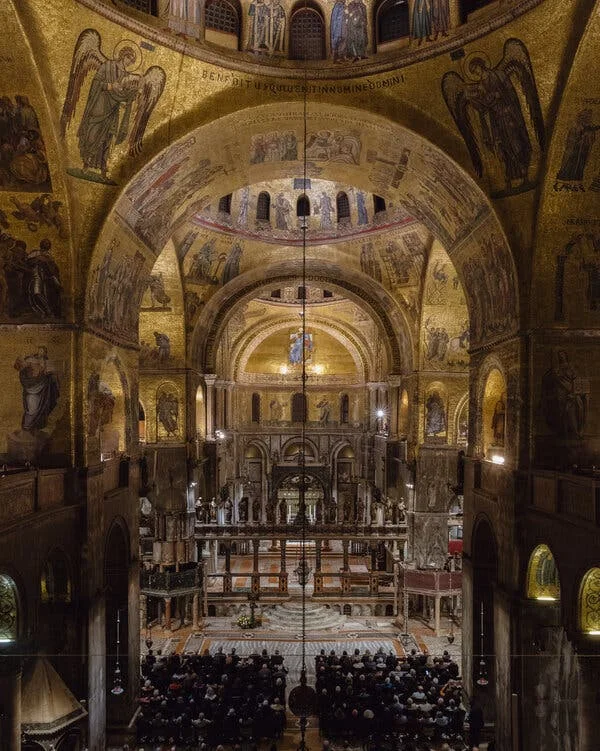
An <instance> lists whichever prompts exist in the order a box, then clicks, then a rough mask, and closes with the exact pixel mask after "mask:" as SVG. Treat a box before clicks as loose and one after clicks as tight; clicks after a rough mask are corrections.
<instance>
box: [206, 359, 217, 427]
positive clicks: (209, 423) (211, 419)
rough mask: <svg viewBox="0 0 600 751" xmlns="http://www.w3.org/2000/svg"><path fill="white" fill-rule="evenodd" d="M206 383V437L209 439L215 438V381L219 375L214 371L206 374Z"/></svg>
mask: <svg viewBox="0 0 600 751" xmlns="http://www.w3.org/2000/svg"><path fill="white" fill-rule="evenodd" d="M203 378H204V383H205V384H206V438H207V439H208V440H209V441H214V440H215V381H216V380H217V376H216V375H215V374H213V373H206V374H205V375H204V376H203Z"/></svg>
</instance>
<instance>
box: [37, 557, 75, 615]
mask: <svg viewBox="0 0 600 751" xmlns="http://www.w3.org/2000/svg"><path fill="white" fill-rule="evenodd" d="M71 589H72V587H71V575H70V573H69V562H68V561H67V557H66V555H65V554H64V553H63V552H62V550H53V551H52V552H51V553H50V555H49V556H48V558H47V559H46V563H45V564H44V568H43V569H42V578H41V581H40V590H41V591H40V595H41V599H42V602H45V603H58V602H63V603H69V602H71V597H72V592H71Z"/></svg>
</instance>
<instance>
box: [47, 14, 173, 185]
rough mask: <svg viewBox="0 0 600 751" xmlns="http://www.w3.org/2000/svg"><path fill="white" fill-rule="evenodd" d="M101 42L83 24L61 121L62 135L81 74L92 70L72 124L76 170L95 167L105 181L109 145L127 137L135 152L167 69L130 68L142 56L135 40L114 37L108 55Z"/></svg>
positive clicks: (91, 175) (83, 77)
mask: <svg viewBox="0 0 600 751" xmlns="http://www.w3.org/2000/svg"><path fill="white" fill-rule="evenodd" d="M101 44H102V39H101V37H100V34H99V33H98V32H97V31H96V30H95V29H85V30H84V31H82V32H81V34H80V35H79V39H78V40H77V44H76V45H75V51H74V53H73V61H72V63H71V73H70V75H69V87H68V90H67V95H66V97H65V103H64V106H63V110H62V115H61V118H60V124H61V132H62V135H63V136H64V135H65V133H66V131H67V128H68V127H69V125H70V123H71V120H72V118H73V116H74V114H75V110H76V108H77V105H78V103H79V98H80V95H81V90H82V88H83V85H84V83H85V80H86V78H87V77H88V75H89V74H90V73H93V78H92V82H91V85H90V88H89V91H88V94H87V101H86V103H85V108H84V111H83V115H82V117H81V122H80V124H79V128H78V130H77V138H78V142H79V153H80V154H81V159H82V161H83V169H84V173H82V174H80V175H79V176H81V177H87V179H99V176H98V175H94V173H89V172H88V171H89V170H100V173H101V176H102V180H101V181H102V182H110V181H108V179H107V171H108V158H109V156H110V151H111V149H112V147H113V146H114V145H116V144H119V143H122V142H123V141H125V139H126V138H127V137H129V141H128V145H129V149H128V153H129V155H130V156H135V155H137V154H139V152H140V150H141V148H142V138H143V136H144V131H145V130H146V125H147V124H148V119H149V118H150V115H151V114H152V111H153V109H154V107H155V106H156V103H157V102H158V100H159V99H160V96H161V94H162V92H163V89H164V87H165V82H166V74H165V71H164V70H163V69H162V68H160V67H158V66H157V65H152V66H150V67H149V68H148V69H147V70H146V72H145V73H143V74H138V73H134V72H133V71H135V70H136V69H137V68H138V67H139V66H140V64H141V57H142V55H141V51H140V49H139V47H138V46H137V45H136V44H135V43H134V42H131V41H129V40H123V41H121V42H119V43H118V44H117V45H116V47H115V49H114V51H113V54H112V57H107V56H106V55H105V54H104V53H103V52H102V50H101ZM85 173H88V174H87V175H86V174H85Z"/></svg>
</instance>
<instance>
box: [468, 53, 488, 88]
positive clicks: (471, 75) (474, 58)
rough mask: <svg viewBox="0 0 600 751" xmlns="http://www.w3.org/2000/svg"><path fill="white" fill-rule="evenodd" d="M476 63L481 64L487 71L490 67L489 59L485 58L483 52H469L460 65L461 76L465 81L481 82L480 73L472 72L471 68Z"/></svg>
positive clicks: (485, 55)
mask: <svg viewBox="0 0 600 751" xmlns="http://www.w3.org/2000/svg"><path fill="white" fill-rule="evenodd" d="M476 63H481V64H482V65H483V66H484V68H486V69H489V68H491V67H492V64H491V62H490V58H489V57H488V56H487V54H486V53H485V52H482V51H481V50H476V51H475V52H470V53H469V54H468V55H467V56H466V57H465V59H464V60H463V63H462V69H463V76H464V78H465V80H467V79H468V80H470V81H480V80H481V73H478V72H475V71H474V70H473V67H475V64H476Z"/></svg>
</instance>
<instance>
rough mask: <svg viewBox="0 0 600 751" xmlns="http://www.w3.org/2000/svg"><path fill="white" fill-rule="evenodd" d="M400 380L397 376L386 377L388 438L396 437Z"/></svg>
mask: <svg viewBox="0 0 600 751" xmlns="http://www.w3.org/2000/svg"><path fill="white" fill-rule="evenodd" d="M400 384H401V378H400V376H399V375H390V376H389V377H388V399H389V416H388V423H389V428H390V431H389V432H390V437H391V438H397V437H398V412H399V409H400V403H399V394H400Z"/></svg>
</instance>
